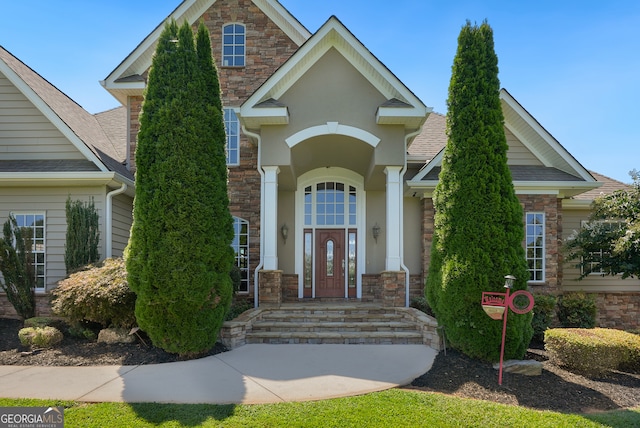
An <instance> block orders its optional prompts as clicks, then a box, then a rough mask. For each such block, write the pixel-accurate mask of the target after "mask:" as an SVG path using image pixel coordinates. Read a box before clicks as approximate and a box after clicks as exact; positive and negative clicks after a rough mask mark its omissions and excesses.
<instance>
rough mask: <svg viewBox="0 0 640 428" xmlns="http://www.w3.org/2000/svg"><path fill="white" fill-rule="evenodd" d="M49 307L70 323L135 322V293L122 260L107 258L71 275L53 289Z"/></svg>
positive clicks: (114, 324) (121, 324) (126, 324)
mask: <svg viewBox="0 0 640 428" xmlns="http://www.w3.org/2000/svg"><path fill="white" fill-rule="evenodd" d="M52 295H53V300H52V304H51V308H52V310H53V312H54V313H55V314H57V315H60V316H63V317H66V318H67V319H68V320H69V321H70V322H71V323H72V324H78V323H82V322H85V323H86V322H94V323H98V324H100V325H101V326H102V327H122V328H130V327H132V326H134V325H135V322H136V320H135V315H134V311H135V300H136V296H135V294H134V293H133V292H132V291H131V289H129V285H128V283H127V273H126V271H125V267H124V261H123V260H122V259H106V260H104V261H103V262H102V263H99V264H96V265H90V266H88V267H87V269H86V270H83V271H80V272H76V273H74V274H71V275H70V276H69V277H68V278H66V279H64V280H62V281H60V282H59V283H58V287H57V288H55V289H54V290H53V291H52Z"/></svg>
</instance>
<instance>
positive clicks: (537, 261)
mask: <svg viewBox="0 0 640 428" xmlns="http://www.w3.org/2000/svg"><path fill="white" fill-rule="evenodd" d="M526 220H527V225H526V244H527V248H526V251H527V264H528V265H529V281H530V282H543V281H544V280H545V278H544V267H545V263H544V252H545V242H544V241H545V239H544V233H545V232H544V213H533V212H530V213H527V214H526Z"/></svg>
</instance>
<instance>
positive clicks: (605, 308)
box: [595, 292, 640, 330]
mask: <svg viewBox="0 0 640 428" xmlns="http://www.w3.org/2000/svg"><path fill="white" fill-rule="evenodd" d="M595 296H596V305H597V307H598V315H597V320H596V322H597V325H598V327H605V328H617V329H623V330H637V329H640V293H637V292H636V293H632V292H627V293H595Z"/></svg>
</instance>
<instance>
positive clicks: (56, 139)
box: [0, 75, 84, 160]
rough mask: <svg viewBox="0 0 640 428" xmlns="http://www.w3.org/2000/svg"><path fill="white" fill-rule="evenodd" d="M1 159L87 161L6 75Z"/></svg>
mask: <svg viewBox="0 0 640 428" xmlns="http://www.w3.org/2000/svg"><path fill="white" fill-rule="evenodd" d="M0 159H5V160H40V159H84V157H83V156H82V154H81V153H80V152H79V151H78V150H77V149H76V147H75V146H74V145H73V144H71V142H69V140H67V138H66V137H65V136H64V135H63V134H62V133H61V132H60V131H59V130H58V129H56V128H55V126H53V124H52V123H51V122H50V121H49V120H48V119H47V118H46V117H45V116H44V115H43V114H42V113H41V112H40V111H39V110H38V109H37V108H36V107H35V106H34V105H33V104H32V103H31V102H30V101H29V100H28V99H27V97H25V96H24V95H23V94H22V93H20V92H19V91H18V90H17V89H16V87H15V86H13V85H12V83H11V82H10V81H9V80H8V79H7V78H6V77H4V76H3V75H0Z"/></svg>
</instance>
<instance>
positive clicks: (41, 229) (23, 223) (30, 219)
mask: <svg viewBox="0 0 640 428" xmlns="http://www.w3.org/2000/svg"><path fill="white" fill-rule="evenodd" d="M12 215H13V217H14V218H15V219H16V223H17V224H18V227H21V228H28V229H30V230H31V232H32V235H31V236H32V242H31V252H32V253H33V270H34V272H35V276H36V287H35V291H36V292H39V293H43V292H45V291H46V284H47V281H46V279H47V278H46V246H45V236H46V235H45V231H46V222H45V214H44V213H38V212H29V213H23V212H14V213H12Z"/></svg>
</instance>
